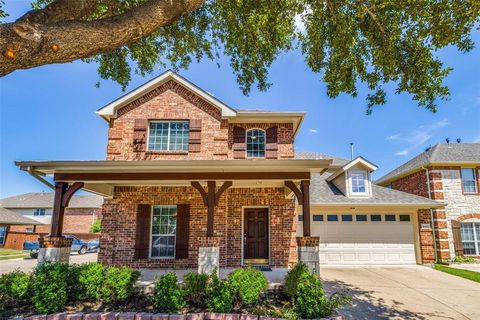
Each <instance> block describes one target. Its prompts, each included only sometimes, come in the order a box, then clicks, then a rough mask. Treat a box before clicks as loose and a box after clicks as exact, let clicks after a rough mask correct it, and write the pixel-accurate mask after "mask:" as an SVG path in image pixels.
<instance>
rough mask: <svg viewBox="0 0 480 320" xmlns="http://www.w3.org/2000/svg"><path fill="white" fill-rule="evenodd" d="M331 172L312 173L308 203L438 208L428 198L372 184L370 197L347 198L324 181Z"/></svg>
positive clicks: (434, 202) (331, 184) (435, 203)
mask: <svg viewBox="0 0 480 320" xmlns="http://www.w3.org/2000/svg"><path fill="white" fill-rule="evenodd" d="M330 175H331V172H326V173H324V174H321V175H320V174H319V173H313V174H312V178H311V182H310V201H311V203H312V204H342V203H345V204H365V205H368V204H373V205H375V204H386V205H388V204H392V205H393V204H405V205H416V204H417V205H420V206H427V207H428V206H429V205H432V206H438V204H439V203H438V202H436V201H433V200H430V199H428V198H424V197H420V196H416V195H413V194H410V193H405V192H401V191H397V190H392V189H389V188H385V187H381V186H378V185H375V184H373V183H372V197H370V198H349V197H347V196H346V195H345V194H343V193H342V191H341V190H340V189H338V188H337V187H336V186H335V185H334V184H333V183H332V182H328V181H326V179H327V178H328V177H329V176H330Z"/></svg>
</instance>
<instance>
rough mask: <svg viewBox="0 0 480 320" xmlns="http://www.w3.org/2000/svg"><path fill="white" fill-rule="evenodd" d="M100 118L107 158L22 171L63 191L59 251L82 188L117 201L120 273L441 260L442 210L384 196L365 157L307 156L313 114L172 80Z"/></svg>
mask: <svg viewBox="0 0 480 320" xmlns="http://www.w3.org/2000/svg"><path fill="white" fill-rule="evenodd" d="M97 114H98V115H99V116H101V117H102V118H103V119H105V120H106V121H107V122H108V124H109V129H108V144H107V159H106V160H103V161H23V162H17V165H18V166H19V167H20V168H21V169H22V170H25V171H29V172H30V173H31V174H32V173H33V174H37V175H39V174H41V175H44V176H45V175H53V178H54V181H55V186H56V198H55V199H56V203H57V206H56V207H55V208H54V217H57V218H56V220H55V221H54V223H52V231H51V234H50V237H49V238H47V239H45V241H44V243H43V245H44V247H45V250H47V249H48V250H53V249H52V248H57V249H58V248H66V247H68V243H66V240H65V239H63V238H62V237H61V234H62V223H61V219H62V216H63V210H64V208H65V207H66V206H67V205H68V202H69V199H70V197H71V195H72V194H73V193H74V192H75V191H76V190H78V189H80V188H82V189H85V190H89V191H92V192H95V193H98V194H102V195H104V196H105V197H106V199H105V203H104V205H103V210H102V217H103V219H102V236H101V248H100V252H99V261H101V262H103V263H106V264H121V265H129V266H132V267H136V268H140V269H144V268H147V269H155V268H163V269H191V268H198V270H200V271H211V270H212V269H213V268H214V267H221V268H233V267H240V266H242V265H245V264H253V265H263V266H269V267H272V268H273V267H274V268H287V267H290V266H291V265H293V264H294V263H296V262H297V261H298V260H299V259H300V260H303V261H306V262H307V263H309V264H311V265H312V266H314V267H316V268H317V270H318V265H319V262H320V263H345V264H349V263H353V264H359V263H382V264H383V263H423V262H428V261H431V260H432V259H431V257H430V252H433V249H432V241H431V239H432V237H431V230H430V229H428V228H427V229H420V227H419V224H418V217H419V216H425V212H427V213H428V210H429V209H430V208H438V207H441V206H442V204H441V203H438V202H436V201H432V200H429V199H426V198H423V197H418V196H414V195H409V194H406V193H403V192H399V191H394V190H389V189H386V188H381V187H378V186H375V185H373V184H372V183H371V179H370V174H371V172H372V171H373V170H375V169H376V166H375V165H373V164H372V163H370V162H368V161H367V160H365V159H363V158H356V159H354V160H351V161H348V160H344V159H339V158H331V157H326V156H322V155H319V154H315V153H295V152H294V140H295V137H296V134H297V132H298V131H299V129H300V125H301V123H302V121H303V118H304V116H305V113H303V112H266V111H247V110H236V109H234V108H231V107H230V106H228V105H226V104H224V103H223V102H221V101H219V100H218V99H216V98H215V97H213V96H212V95H210V94H208V93H207V92H205V91H203V90H201V89H200V88H198V87H196V86H195V85H193V84H192V83H190V82H189V81H187V80H186V79H184V78H182V77H180V76H179V75H177V74H175V73H173V72H170V71H169V72H166V73H164V74H162V75H161V76H159V77H157V78H155V79H154V80H152V81H150V82H148V83H146V84H145V85H143V86H141V87H139V88H137V89H135V90H133V91H132V92H130V93H128V94H126V95H125V96H123V97H121V98H119V99H117V100H115V101H114V102H112V103H110V104H108V105H107V106H105V107H103V108H101V109H99V110H98V111H97ZM37 178H38V176H37ZM311 211H313V214H311ZM55 213H56V214H55ZM427 218H428V215H427ZM299 225H301V227H298V226H299ZM352 227H353V229H352ZM355 228H357V229H358V230H357V231H355ZM334 230H335V231H334ZM332 231H334V232H332ZM342 232H344V233H345V236H344V237H343V238H342V237H339V236H338V235H339V234H340V235H341V234H342ZM352 234H358V235H360V236H358V237H355V236H353V235H352ZM389 235H390V236H389ZM429 235H430V236H429ZM322 238H323V239H324V240H323V242H322ZM58 251H59V252H61V251H62V250H60V249H58ZM59 255H60V256H61V255H62V254H61V253H59Z"/></svg>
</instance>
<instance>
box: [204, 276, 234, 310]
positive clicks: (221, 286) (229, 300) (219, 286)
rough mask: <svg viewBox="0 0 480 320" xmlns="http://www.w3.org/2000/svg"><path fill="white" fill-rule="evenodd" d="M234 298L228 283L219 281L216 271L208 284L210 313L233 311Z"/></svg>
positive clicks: (208, 307)
mask: <svg viewBox="0 0 480 320" xmlns="http://www.w3.org/2000/svg"><path fill="white" fill-rule="evenodd" d="M232 307H233V296H232V293H231V291H230V288H229V285H228V282H227V281H223V280H220V279H218V276H217V272H216V270H215V271H214V272H213V273H212V275H211V276H210V282H209V283H208V297H207V309H208V311H210V312H220V313H228V312H230V311H232Z"/></svg>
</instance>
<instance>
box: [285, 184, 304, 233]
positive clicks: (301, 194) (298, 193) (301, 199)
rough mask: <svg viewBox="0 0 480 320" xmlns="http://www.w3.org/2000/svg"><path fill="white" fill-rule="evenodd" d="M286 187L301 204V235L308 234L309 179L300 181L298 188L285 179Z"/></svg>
mask: <svg viewBox="0 0 480 320" xmlns="http://www.w3.org/2000/svg"><path fill="white" fill-rule="evenodd" d="M285 186H286V187H288V188H289V189H290V190H292V192H293V193H294V194H295V196H296V197H297V201H298V204H299V205H301V206H302V214H303V236H305V237H309V236H310V180H302V181H300V189H299V188H298V187H297V185H296V184H295V183H294V182H293V181H285Z"/></svg>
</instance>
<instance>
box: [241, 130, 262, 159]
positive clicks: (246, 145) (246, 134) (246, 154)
mask: <svg viewBox="0 0 480 320" xmlns="http://www.w3.org/2000/svg"><path fill="white" fill-rule="evenodd" d="M253 130H258V131H262V132H263V134H264V136H265V141H264V143H263V157H249V156H248V133H249V132H250V131H253ZM266 157H267V131H265V130H263V129H261V128H251V129H248V130H247V131H245V158H247V159H265V158H266Z"/></svg>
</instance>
